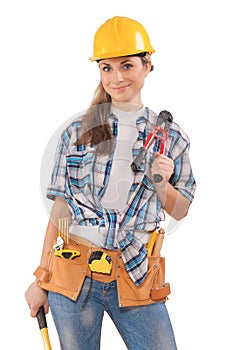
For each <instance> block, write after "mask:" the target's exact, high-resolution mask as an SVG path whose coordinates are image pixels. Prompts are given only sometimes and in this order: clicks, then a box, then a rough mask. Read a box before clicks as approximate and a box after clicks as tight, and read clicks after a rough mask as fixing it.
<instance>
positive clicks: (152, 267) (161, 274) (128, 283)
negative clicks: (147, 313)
mask: <svg viewBox="0 0 233 350" xmlns="http://www.w3.org/2000/svg"><path fill="white" fill-rule="evenodd" d="M148 260H149V266H148V275H147V277H146V279H145V281H144V282H143V284H142V285H140V286H138V287H137V286H136V285H135V284H134V283H133V281H132V280H131V278H130V277H129V275H128V273H127V272H126V270H125V268H124V266H123V264H122V265H121V274H120V277H119V278H118V279H117V285H118V298H119V305H120V306H121V307H125V306H136V305H148V304H152V303H155V302H158V301H165V300H167V297H168V295H169V294H170V285H169V283H165V281H164V280H165V258H163V257H153V256H152V257H149V258H148Z"/></svg>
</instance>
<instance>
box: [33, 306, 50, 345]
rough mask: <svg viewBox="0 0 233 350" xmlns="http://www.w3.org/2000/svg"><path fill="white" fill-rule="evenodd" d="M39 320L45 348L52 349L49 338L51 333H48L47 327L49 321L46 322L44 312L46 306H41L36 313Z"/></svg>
mask: <svg viewBox="0 0 233 350" xmlns="http://www.w3.org/2000/svg"><path fill="white" fill-rule="evenodd" d="M36 317H37V321H38V324H39V328H40V333H41V336H42V339H43V343H44V350H52V348H51V345H50V340H49V333H48V327H47V322H46V316H45V312H44V306H41V307H40V308H39V311H38V313H37V315H36Z"/></svg>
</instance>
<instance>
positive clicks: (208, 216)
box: [0, 0, 233, 350]
mask: <svg viewBox="0 0 233 350" xmlns="http://www.w3.org/2000/svg"><path fill="white" fill-rule="evenodd" d="M115 15H118V16H128V17H131V18H134V19H136V20H138V21H139V22H141V23H142V24H143V25H144V26H145V27H146V29H147V31H148V33H149V35H150V39H151V42H152V45H153V46H154V47H155V48H156V54H154V55H153V56H152V58H153V63H154V66H155V70H154V72H152V73H151V74H150V75H149V77H148V78H147V80H146V84H145V87H144V90H143V101H144V104H145V105H147V106H149V107H150V108H151V109H154V110H155V111H157V112H159V111H160V110H161V109H168V110H169V111H171V112H172V114H173V116H174V119H175V121H176V122H177V123H179V124H180V125H181V126H182V127H183V128H184V130H185V131H186V132H187V133H188V135H189V137H190V139H191V159H192V165H193V169H194V173H195V177H196V179H197V184H198V187H197V193H196V197H195V200H194V203H193V204H192V207H191V209H190V212H189V215H188V217H187V218H186V219H185V220H183V222H182V224H181V225H180V226H179V227H178V228H177V230H176V231H175V232H173V233H172V234H170V235H167V236H166V241H165V243H164V247H163V254H164V255H165V256H166V258H167V276H166V279H167V281H169V282H170V283H171V288H172V294H171V297H170V300H169V301H168V303H167V307H168V310H169V312H170V316H171V319H172V323H173V326H174V331H175V335H176V339H177V344H178V348H179V350H187V349H188V350H196V349H199V350H206V349H224V350H230V349H232V348H233V339H232V324H231V323H230V322H231V319H230V317H231V316H232V311H233V310H232V293H231V292H232V289H231V287H232V266H233V264H232V249H233V248H232V244H231V242H232V240H231V239H230V238H231V235H232V202H231V197H232V184H231V178H232V174H231V169H232V166H231V160H232V154H231V153H230V151H231V149H232V144H231V138H232V137H231V133H230V120H231V118H232V81H233V74H232V73H233V72H232V62H233V54H232V32H233V26H232V7H231V3H230V1H226V0H221V1H214V0H212V1H210V0H206V1H205V0H196V1H187V0H176V1H173V0H166V1H156V0H155V1H152V0H148V1H145V2H143V1H135V0H134V1H125V0H124V1H122V0H118V1H115V2H110V1H103V0H99V1H90V0H87V1H78V0H76V1H70V0H66V1H60V0H56V1H54V0H51V1H50V0H46V1H45V0H40V1H33V0H28V1H26V0H21V1H16V0H8V1H2V2H1V4H0V36H1V44H0V45H1V54H0V96H1V103H0V115H1V137H0V142H1V202H2V211H1V214H2V215H1V248H2V249H1V255H0V256H1V320H2V326H1V342H2V344H5V349H13V348H15V343H16V344H17V347H18V348H20V349H26V350H29V349H30V350H31V349H33V350H37V349H38V350H41V349H42V348H43V345H42V340H41V337H40V334H39V329H38V326H37V321H36V319H32V318H30V316H29V309H28V306H27V304H26V302H25V299H24V292H25V290H26V288H27V287H28V285H29V283H31V282H32V280H33V276H32V272H33V271H34V270H35V268H36V266H37V265H38V263H39V260H40V253H41V249H42V243H43V236H44V231H45V229H46V225H47V220H48V216H47V213H46V211H45V208H44V204H43V200H42V198H41V192H40V169H41V161H42V158H43V153H44V150H45V148H46V146H47V144H48V142H49V140H50V138H51V136H52V135H53V134H54V132H55V131H56V129H57V128H58V127H59V126H60V125H61V124H62V123H64V122H65V121H66V120H67V119H69V118H71V117H72V116H74V115H75V114H76V113H78V112H80V111H81V110H83V109H84V108H86V107H87V106H88V104H89V103H90V100H91V98H92V94H93V92H94V89H95V87H96V86H97V84H98V81H99V75H98V68H97V66H96V64H95V63H91V62H90V61H89V60H88V58H89V57H90V56H91V54H92V40H93V35H94V33H95V31H96V29H97V28H98V27H99V26H100V25H101V24H102V23H103V22H104V21H105V20H107V19H108V18H111V17H113V16H115ZM47 319H48V325H49V331H50V338H51V343H52V345H53V349H55V350H56V349H59V346H58V340H57V335H56V331H55V329H54V326H53V321H52V318H51V315H50V314H49V315H48V317H47ZM109 348H111V349H122V350H123V349H125V346H124V344H123V342H122V340H121V339H120V336H119V335H118V333H117V331H116V330H115V328H114V326H113V325H112V322H111V321H110V319H109V318H108V317H106V318H105V320H104V324H103V334H102V347H101V349H103V350H104V349H109ZM135 350H136V349H135Z"/></svg>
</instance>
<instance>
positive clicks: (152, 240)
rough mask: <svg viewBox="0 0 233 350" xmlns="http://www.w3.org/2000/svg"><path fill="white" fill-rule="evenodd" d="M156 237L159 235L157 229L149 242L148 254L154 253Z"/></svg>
mask: <svg viewBox="0 0 233 350" xmlns="http://www.w3.org/2000/svg"><path fill="white" fill-rule="evenodd" d="M156 237H157V231H156V230H154V231H153V232H152V234H151V236H150V240H149V242H148V244H147V247H146V250H147V256H151V255H152V253H153V249H154V246H155V241H156Z"/></svg>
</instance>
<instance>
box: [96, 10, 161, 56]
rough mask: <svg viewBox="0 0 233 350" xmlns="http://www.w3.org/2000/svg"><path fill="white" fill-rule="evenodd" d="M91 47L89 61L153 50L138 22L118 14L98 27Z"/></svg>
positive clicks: (150, 52)
mask: <svg viewBox="0 0 233 350" xmlns="http://www.w3.org/2000/svg"><path fill="white" fill-rule="evenodd" d="M93 49H94V52H93V56H92V57H90V60H91V61H98V60H101V59H104V58H112V57H121V56H130V55H137V54H139V53H142V52H148V53H149V54H152V53H153V52H155V49H154V48H153V47H152V46H151V43H150V39H149V36H148V34H147V32H146V30H145V28H144V27H143V26H142V25H141V24H140V23H139V22H137V21H135V20H133V19H130V18H127V17H118V16H115V17H113V18H111V19H109V20H107V21H106V22H105V23H104V24H102V26H100V27H99V29H98V30H97V31H96V33H95V37H94V47H93Z"/></svg>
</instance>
